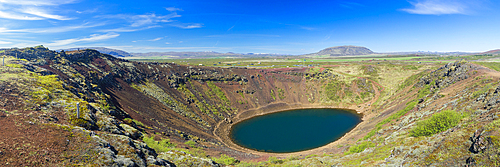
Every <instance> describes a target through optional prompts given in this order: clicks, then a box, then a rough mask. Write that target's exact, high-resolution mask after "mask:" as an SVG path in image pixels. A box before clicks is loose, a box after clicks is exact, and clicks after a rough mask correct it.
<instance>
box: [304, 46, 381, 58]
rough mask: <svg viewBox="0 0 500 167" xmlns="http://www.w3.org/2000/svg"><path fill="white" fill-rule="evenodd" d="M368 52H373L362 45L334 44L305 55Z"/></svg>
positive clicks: (347, 54)
mask: <svg viewBox="0 0 500 167" xmlns="http://www.w3.org/2000/svg"><path fill="white" fill-rule="evenodd" d="M368 54H374V52H373V51H371V50H370V49H368V48H366V47H362V46H335V47H330V48H326V49H323V50H321V51H319V52H317V53H312V54H308V55H306V56H323V55H328V56H355V55H368Z"/></svg>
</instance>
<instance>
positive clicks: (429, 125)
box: [410, 110, 461, 137]
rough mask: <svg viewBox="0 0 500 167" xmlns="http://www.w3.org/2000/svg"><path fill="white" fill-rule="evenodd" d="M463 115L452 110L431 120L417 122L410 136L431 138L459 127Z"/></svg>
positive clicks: (434, 116) (442, 112)
mask: <svg viewBox="0 0 500 167" xmlns="http://www.w3.org/2000/svg"><path fill="white" fill-rule="evenodd" d="M460 119H461V115H460V114H459V113H457V112H455V111H452V110H444V111H441V112H440V113H437V114H434V115H432V117H431V118H429V119H427V120H423V121H420V122H417V126H416V127H415V128H414V129H412V130H411V131H410V136H414V137H419V136H431V135H433V134H436V133H439V132H443V131H445V130H448V129H449V128H452V127H454V126H457V124H458V122H459V121H460Z"/></svg>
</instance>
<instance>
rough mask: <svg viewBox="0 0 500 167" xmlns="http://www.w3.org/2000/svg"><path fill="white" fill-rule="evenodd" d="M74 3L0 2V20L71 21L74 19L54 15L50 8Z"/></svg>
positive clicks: (39, 0)
mask: <svg viewBox="0 0 500 167" xmlns="http://www.w3.org/2000/svg"><path fill="white" fill-rule="evenodd" d="M74 2H75V1H72V0H69V1H66V0H36V1H33V0H0V10H1V11H0V18H4V19H12V20H45V19H54V20H71V19H73V18H68V17H66V16H61V15H57V14H53V13H54V12H55V11H54V10H53V9H52V8H49V6H51V7H53V6H55V7H57V6H59V5H63V4H70V3H74Z"/></svg>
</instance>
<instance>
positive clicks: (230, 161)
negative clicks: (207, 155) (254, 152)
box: [212, 154, 240, 165]
mask: <svg viewBox="0 0 500 167" xmlns="http://www.w3.org/2000/svg"><path fill="white" fill-rule="evenodd" d="M212 160H214V161H215V162H217V163H219V164H223V165H236V164H238V163H239V162H240V161H239V160H237V159H235V158H233V157H230V156H228V155H226V154H222V155H220V157H219V158H212Z"/></svg>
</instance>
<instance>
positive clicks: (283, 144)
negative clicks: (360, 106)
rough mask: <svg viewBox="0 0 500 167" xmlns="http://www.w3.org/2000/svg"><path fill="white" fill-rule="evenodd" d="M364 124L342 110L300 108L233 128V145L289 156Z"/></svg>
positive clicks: (263, 116)
mask: <svg viewBox="0 0 500 167" xmlns="http://www.w3.org/2000/svg"><path fill="white" fill-rule="evenodd" d="M360 122H361V117H360V115H358V114H356V113H354V112H352V111H349V110H342V109H298V110H290V111H283V112H277V113H272V114H267V115H262V116H257V117H254V118H250V119H248V120H244V121H242V122H239V123H237V124H235V125H233V127H232V129H231V133H230V137H231V139H232V140H233V142H234V143H236V144H238V145H240V146H242V147H245V148H249V149H253V150H257V151H264V152H273V153H288V152H297V151H304V150H309V149H313V148H317V147H321V146H324V145H326V144H328V143H331V142H333V141H335V140H337V139H339V138H341V137H342V136H343V135H344V134H346V133H347V132H349V131H350V130H352V129H353V128H354V127H356V125H357V124H358V123H360Z"/></svg>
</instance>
